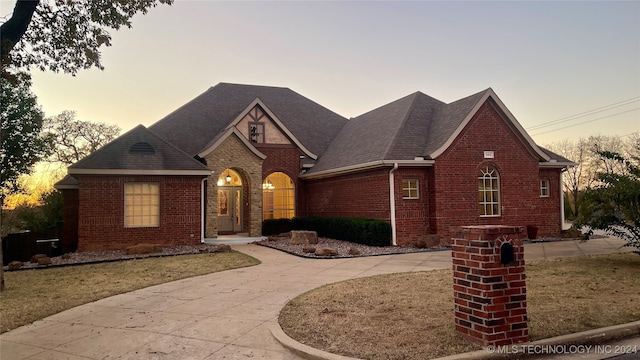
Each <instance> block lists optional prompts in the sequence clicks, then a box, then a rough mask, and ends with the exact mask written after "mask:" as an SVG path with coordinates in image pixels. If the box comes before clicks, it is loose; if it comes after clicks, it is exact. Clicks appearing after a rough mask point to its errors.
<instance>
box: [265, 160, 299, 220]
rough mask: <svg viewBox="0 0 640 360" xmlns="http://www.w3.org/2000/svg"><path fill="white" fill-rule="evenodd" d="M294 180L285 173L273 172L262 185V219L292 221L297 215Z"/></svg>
mask: <svg viewBox="0 0 640 360" xmlns="http://www.w3.org/2000/svg"><path fill="white" fill-rule="evenodd" d="M295 199H296V196H295V186H294V183H293V180H292V179H291V177H289V175H287V174H285V173H283V172H272V173H271V174H269V175H268V176H267V177H266V178H265V179H264V182H263V183H262V218H263V219H264V220H267V219H291V218H293V217H294V216H295V214H296V208H295V206H296V205H295V204H296V200H295Z"/></svg>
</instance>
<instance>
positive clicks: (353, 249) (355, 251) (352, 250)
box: [349, 247, 360, 256]
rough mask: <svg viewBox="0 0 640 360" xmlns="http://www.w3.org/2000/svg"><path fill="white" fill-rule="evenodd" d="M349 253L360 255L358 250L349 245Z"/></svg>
mask: <svg viewBox="0 0 640 360" xmlns="http://www.w3.org/2000/svg"><path fill="white" fill-rule="evenodd" d="M349 255H351V256H358V255H360V250H358V249H356V248H352V247H351V248H349Z"/></svg>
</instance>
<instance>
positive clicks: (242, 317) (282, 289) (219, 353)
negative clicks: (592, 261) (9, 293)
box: [0, 238, 631, 360]
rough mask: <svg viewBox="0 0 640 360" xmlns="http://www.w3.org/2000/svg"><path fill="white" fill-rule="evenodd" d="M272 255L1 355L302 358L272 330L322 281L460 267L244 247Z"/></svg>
mask: <svg viewBox="0 0 640 360" xmlns="http://www.w3.org/2000/svg"><path fill="white" fill-rule="evenodd" d="M620 245H622V241H621V240H619V239H614V238H605V239H594V240H590V241H588V242H580V241H562V242H549V243H535V244H527V245H525V259H526V260H527V261H531V260H537V259H544V258H555V257H567V256H579V255H588V254H604V253H615V252H624V251H629V250H631V249H629V248H622V249H621V248H620ZM234 249H235V250H238V251H240V252H243V253H245V254H248V255H251V256H253V257H255V258H257V259H259V260H260V261H261V262H262V264H260V265H257V266H253V267H248V268H242V269H236V270H229V271H224V272H219V273H213V274H209V275H204V276H198V277H194V278H189V279H184V280H179V281H174V282H170V283H166V284H162V285H157V286H152V287H149V288H145V289H141V290H137V291H133V292H130V293H126V294H121V295H117V296H113V297H110V298H106V299H103V300H99V301H96V302H93V303H90V304H86V305H82V306H79V307H76V308H73V309H70V310H67V311H64V312H62V313H59V314H56V315H53V316H50V317H48V318H46V319H43V320H41V321H37V322H35V323H33V324H30V325H26V326H23V327H21V328H18V329H15V330H13V331H10V332H7V333H5V334H3V335H1V336H0V358H2V359H12V360H22V359H69V360H74V359H199V360H202V359H208V360H213V359H248V358H249V359H299V358H298V357H297V356H295V355H293V354H292V353H291V352H289V351H288V350H286V349H285V348H284V347H282V346H281V345H280V344H279V343H278V342H277V341H276V340H275V339H274V338H273V336H272V335H271V331H270V329H271V327H272V326H274V325H276V324H277V316H278V313H279V312H280V310H281V309H282V307H283V306H284V305H285V304H286V303H287V302H288V301H289V300H290V299H292V298H294V297H296V296H298V295H300V294H301V293H303V292H306V291H308V290H311V289H314V288H317V287H319V286H321V285H324V284H328V283H333V282H336V281H341V280H347V279H353V278H358V277H365V276H372V275H378V274H387V273H395V272H409V271H428V270H434V269H448V268H451V253H450V251H435V252H424V253H414V254H403V255H388V256H374V257H362V258H351V259H304V258H300V257H296V256H292V255H288V254H285V253H283V252H280V251H277V250H273V249H269V248H265V247H262V246H258V245H239V246H234Z"/></svg>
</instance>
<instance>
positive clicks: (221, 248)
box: [216, 244, 231, 252]
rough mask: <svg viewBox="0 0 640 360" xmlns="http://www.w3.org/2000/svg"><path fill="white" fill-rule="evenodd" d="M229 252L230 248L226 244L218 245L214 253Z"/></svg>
mask: <svg viewBox="0 0 640 360" xmlns="http://www.w3.org/2000/svg"><path fill="white" fill-rule="evenodd" d="M229 251H231V246H229V245H227V244H220V245H218V247H217V248H216V252H229Z"/></svg>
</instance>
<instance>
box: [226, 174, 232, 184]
mask: <svg viewBox="0 0 640 360" xmlns="http://www.w3.org/2000/svg"><path fill="white" fill-rule="evenodd" d="M225 180H227V184H230V183H231V174H229V173H227V177H226V178H225Z"/></svg>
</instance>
